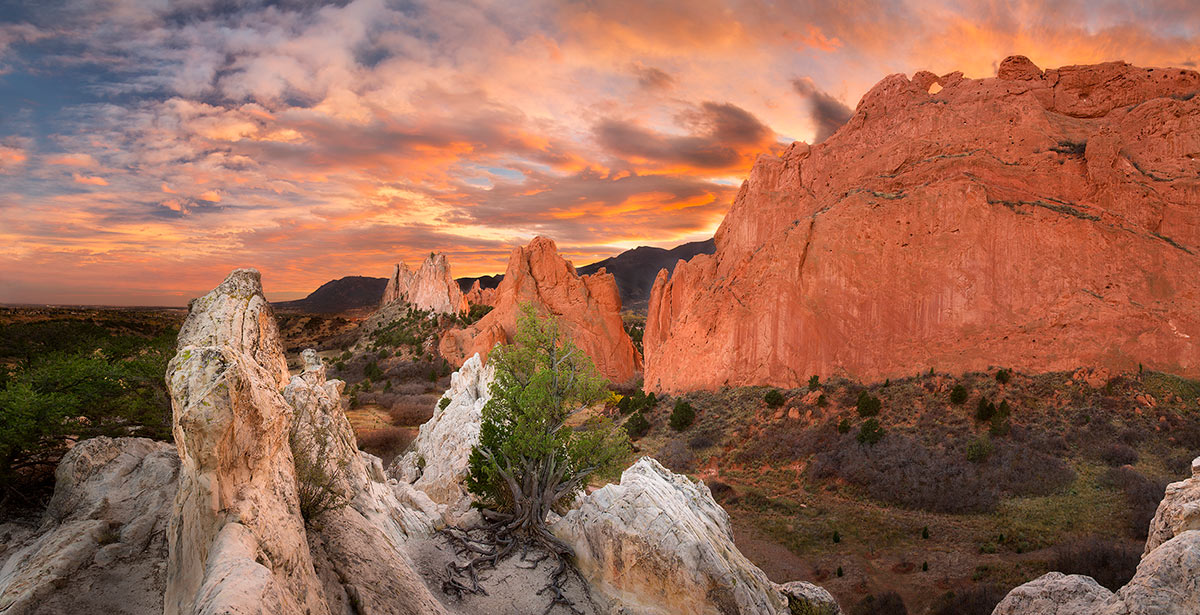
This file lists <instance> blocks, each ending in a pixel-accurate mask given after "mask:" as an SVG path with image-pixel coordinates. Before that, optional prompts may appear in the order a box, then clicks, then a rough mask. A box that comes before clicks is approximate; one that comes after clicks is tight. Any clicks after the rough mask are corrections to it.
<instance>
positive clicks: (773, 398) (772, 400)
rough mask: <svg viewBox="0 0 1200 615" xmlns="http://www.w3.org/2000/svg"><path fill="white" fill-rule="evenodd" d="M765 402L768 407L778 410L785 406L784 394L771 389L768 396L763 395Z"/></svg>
mask: <svg viewBox="0 0 1200 615" xmlns="http://www.w3.org/2000/svg"><path fill="white" fill-rule="evenodd" d="M763 401H765V402H767V405H768V406H770V407H772V408H778V407H780V406H782V405H783V402H784V401H785V400H784V398H783V393H780V392H779V389H771V390H770V391H767V394H766V395H763Z"/></svg>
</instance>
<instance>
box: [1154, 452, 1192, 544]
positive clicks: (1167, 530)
mask: <svg viewBox="0 0 1200 615" xmlns="http://www.w3.org/2000/svg"><path fill="white" fill-rule="evenodd" d="M1188 530H1200V457H1197V458H1196V459H1193V460H1192V476H1191V478H1188V479H1186V480H1181V481H1179V482H1177V483H1171V484H1170V485H1167V491H1166V494H1165V496H1164V497H1163V500H1162V501H1161V502H1159V504H1158V510H1157V511H1155V513H1154V518H1153V519H1151V521H1150V531H1149V534H1148V535H1147V537H1146V549H1145V551H1143V552H1142V557H1143V558H1144V557H1146V556H1147V555H1149V554H1150V552H1151V551H1153V550H1155V549H1157V548H1158V547H1159V545H1161V544H1163V543H1165V542H1167V541H1168V540H1171V539H1172V538H1174V537H1175V536H1178V535H1179V534H1182V533H1183V532H1186V531H1188Z"/></svg>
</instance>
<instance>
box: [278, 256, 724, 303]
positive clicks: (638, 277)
mask: <svg viewBox="0 0 1200 615" xmlns="http://www.w3.org/2000/svg"><path fill="white" fill-rule="evenodd" d="M715 250H716V247H715V246H714V245H713V240H711V239H709V240H707V241H694V242H692V243H685V244H683V245H681V246H676V247H674V248H671V249H670V250H665V249H663V248H651V247H648V246H641V247H639V248H634V249H632V250H628V251H626V252H622V253H620V254H618V255H616V256H613V257H611V258H606V259H604V260H602V261H600V262H598V263H592V264H590V265H585V266H583V267H577V268H576V271H578V272H579V274H580V275H589V274H592V273H596V271H598V270H599V269H600V268H601V267H604V268H605V269H607V270H608V272H609V273H611V274H613V276H614V277H616V278H617V289H618V290H619V291H620V292H621V303H622V304H624V307H625V309H627V310H634V311H645V309H646V307H647V304H648V302H649V301H650V287H651V286H653V285H654V277H655V276H657V275H658V271H659V270H660V269H666V270H668V271H672V270H674V269H675V263H676V262H678V261H679V260H681V259H682V260H688V259H690V258H692V257H693V256H695V255H697V254H712V253H713V252H714V251H715ZM503 279H504V275H503V274H497V275H484V276H479V277H473V278H456V279H455V280H454V281H455V282H458V286H459V288H461V289H462V291H463V292H464V293H465V292H467V291H468V290H471V285H472V284H474V283H475V280H479V285H480V286H482V287H483V288H496V287H497V286H499V285H500V281H501V280H503ZM385 286H387V278H368V277H364V276H358V275H353V276H347V277H344V278H341V279H338V280H333V281H330V282H326V283H324V284H322V285H321V287H320V288H318V289H317V290H314V291H313V292H312V294H310V295H309V296H307V297H305V298H303V299H297V300H295V301H281V302H279V303H273V304H272V305H274V306H275V307H276V308H279V309H284V310H296V311H302V312H314V313H318V314H336V313H339V312H345V311H347V310H354V309H362V308H374V307H376V306H378V305H379V302H380V301H381V300H383V289H384V287H385Z"/></svg>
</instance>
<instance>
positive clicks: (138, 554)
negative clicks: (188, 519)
mask: <svg viewBox="0 0 1200 615" xmlns="http://www.w3.org/2000/svg"><path fill="white" fill-rule="evenodd" d="M178 472H179V456H178V455H176V453H175V447H173V446H171V445H170V444H168V443H166V442H155V441H153V440H147V439H145V438H105V437H100V438H92V439H90V440H84V441H83V442H80V443H79V444H77V445H75V446H74V447H73V448H72V449H71V450H70V451H69V452H67V454H66V455H65V456H63V459H62V461H61V462H59V464H58V469H57V470H56V471H55V478H56V482H55V486H54V497H53V499H51V500H50V505H49V507H47V509H46V512H45V513H44V514H43V515H42V520H41V524H40V526H39V527H38V528H37V529H36V530H34V531H32V532H20V531H19V528H16V527H10V526H4V525H0V613H4V614H5V615H23V614H26V613H161V612H162V605H163V588H164V586H165V584H166V574H165V564H166V559H167V540H166V525H167V519H168V518H169V517H170V514H171V507H172V501H173V499H174V497H175V485H176V480H175V479H176V475H177V474H178Z"/></svg>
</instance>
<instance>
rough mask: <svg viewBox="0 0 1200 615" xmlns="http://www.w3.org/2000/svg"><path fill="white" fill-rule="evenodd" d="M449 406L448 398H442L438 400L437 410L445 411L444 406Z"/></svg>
mask: <svg viewBox="0 0 1200 615" xmlns="http://www.w3.org/2000/svg"><path fill="white" fill-rule="evenodd" d="M449 405H450V398H449V397H443V398H441V399H440V400H438V409H439V410H445V409H446V406H449Z"/></svg>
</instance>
